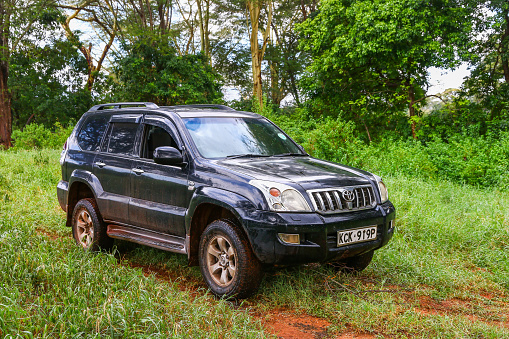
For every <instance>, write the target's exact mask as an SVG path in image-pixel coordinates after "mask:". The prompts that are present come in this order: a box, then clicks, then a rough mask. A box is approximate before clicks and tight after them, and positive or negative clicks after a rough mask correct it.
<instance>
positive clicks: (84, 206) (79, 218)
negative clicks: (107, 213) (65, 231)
mask: <svg viewBox="0 0 509 339" xmlns="http://www.w3.org/2000/svg"><path fill="white" fill-rule="evenodd" d="M106 230H107V227H106V225H105V224H104V222H103V220H102V218H101V215H100V214H99V209H98V208H97V204H96V202H95V200H94V199H91V198H87V199H82V200H80V201H78V203H77V204H76V206H75V207H74V210H73V212H72V235H73V238H74V240H75V241H76V244H78V245H79V246H81V247H83V248H84V249H85V250H90V251H98V250H100V249H103V250H109V249H110V248H111V247H112V245H113V239H112V238H110V237H108V235H107V234H106Z"/></svg>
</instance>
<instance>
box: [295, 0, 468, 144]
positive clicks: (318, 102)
mask: <svg viewBox="0 0 509 339" xmlns="http://www.w3.org/2000/svg"><path fill="white" fill-rule="evenodd" d="M470 17H471V12H470V11H469V9H468V7H466V6H465V4H464V3H463V1H462V0H432V1H424V0H378V1H371V0H360V1H353V0H324V1H323V2H322V3H321V7H320V10H319V12H318V14H317V15H316V16H315V17H310V18H309V19H308V20H306V21H305V22H304V23H303V24H301V25H299V26H298V27H299V31H300V32H301V33H302V34H303V36H304V39H303V40H302V43H301V46H302V47H303V48H304V50H306V51H307V52H309V53H310V54H311V55H312V64H311V65H310V66H309V67H308V69H307V74H306V77H305V80H304V81H303V86H304V88H305V90H306V92H307V94H308V95H309V97H310V98H311V99H313V102H314V104H315V106H314V108H315V109H316V110H317V111H319V112H325V113H329V114H336V115H337V114H341V115H344V116H346V117H347V118H349V119H352V120H357V121H359V122H361V123H362V124H364V126H365V127H366V131H367V133H368V135H369V130H368V124H369V123H370V122H373V123H379V122H380V121H379V120H380V117H381V116H387V115H390V114H392V113H394V112H400V111H401V109H402V108H403V107H404V106H406V107H407V108H408V112H409V116H410V119H411V121H412V119H413V117H414V116H415V115H416V114H417V111H416V108H417V107H418V105H419V103H422V102H423V101H424V100H425V98H426V97H427V95H426V89H427V87H428V86H429V78H428V72H427V69H428V68H429V67H433V66H434V67H441V68H452V67H455V66H456V65H457V64H458V63H459V61H458V56H459V55H458V52H459V51H464V50H465V48H464V47H465V46H467V45H468V42H469V41H468V37H469V33H470V32H471V20H469V18H470ZM384 120H387V119H384ZM412 134H413V136H414V137H415V136H416V135H415V121H412Z"/></svg>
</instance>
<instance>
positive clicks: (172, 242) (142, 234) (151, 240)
mask: <svg viewBox="0 0 509 339" xmlns="http://www.w3.org/2000/svg"><path fill="white" fill-rule="evenodd" d="M107 234H108V236H109V237H110V238H115V239H120V240H127V241H131V242H135V243H137V244H141V245H147V246H150V247H155V248H158V249H160V250H164V251H169V252H176V253H182V254H187V248H186V241H185V240H184V239H182V238H180V237H175V236H172V235H166V234H161V233H155V232H151V231H146V230H140V229H137V228H134V227H129V226H120V225H108V231H107Z"/></svg>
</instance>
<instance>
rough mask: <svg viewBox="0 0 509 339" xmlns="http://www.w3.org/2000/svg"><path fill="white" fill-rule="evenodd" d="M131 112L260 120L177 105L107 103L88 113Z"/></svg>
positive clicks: (217, 109) (243, 114)
mask: <svg viewBox="0 0 509 339" xmlns="http://www.w3.org/2000/svg"><path fill="white" fill-rule="evenodd" d="M133 110H137V111H140V110H142V111H149V112H154V113H156V112H157V113H159V114H163V115H171V114H168V113H169V112H172V113H174V114H176V115H177V116H179V117H180V118H217V117H220V118H261V117H262V116H261V115H259V114H256V113H251V112H244V111H237V110H235V109H233V108H231V107H228V106H224V105H207V104H206V105H179V106H161V107H160V106H157V105H156V104H154V103H151V102H121V103H108V104H101V105H96V106H94V107H92V108H91V109H90V110H89V111H88V112H91V113H106V112H111V113H113V114H115V115H117V114H132V113H133Z"/></svg>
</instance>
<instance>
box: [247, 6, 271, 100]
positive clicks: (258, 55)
mask: <svg viewBox="0 0 509 339" xmlns="http://www.w3.org/2000/svg"><path fill="white" fill-rule="evenodd" d="M260 6H261V2H260V1H256V0H250V1H248V2H247V9H248V11H249V18H250V20H251V35H250V37H249V41H250V44H251V68H252V72H253V95H254V96H255V97H256V99H257V100H258V104H259V106H260V110H261V109H263V92H262V61H263V56H264V54H265V49H266V47H267V43H268V40H269V38H268V37H269V32H270V24H271V21H272V4H271V3H269V16H268V21H267V28H266V30H265V33H264V34H263V44H262V48H261V49H260V46H259V45H258V29H259V20H260V12H261V7H260Z"/></svg>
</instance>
